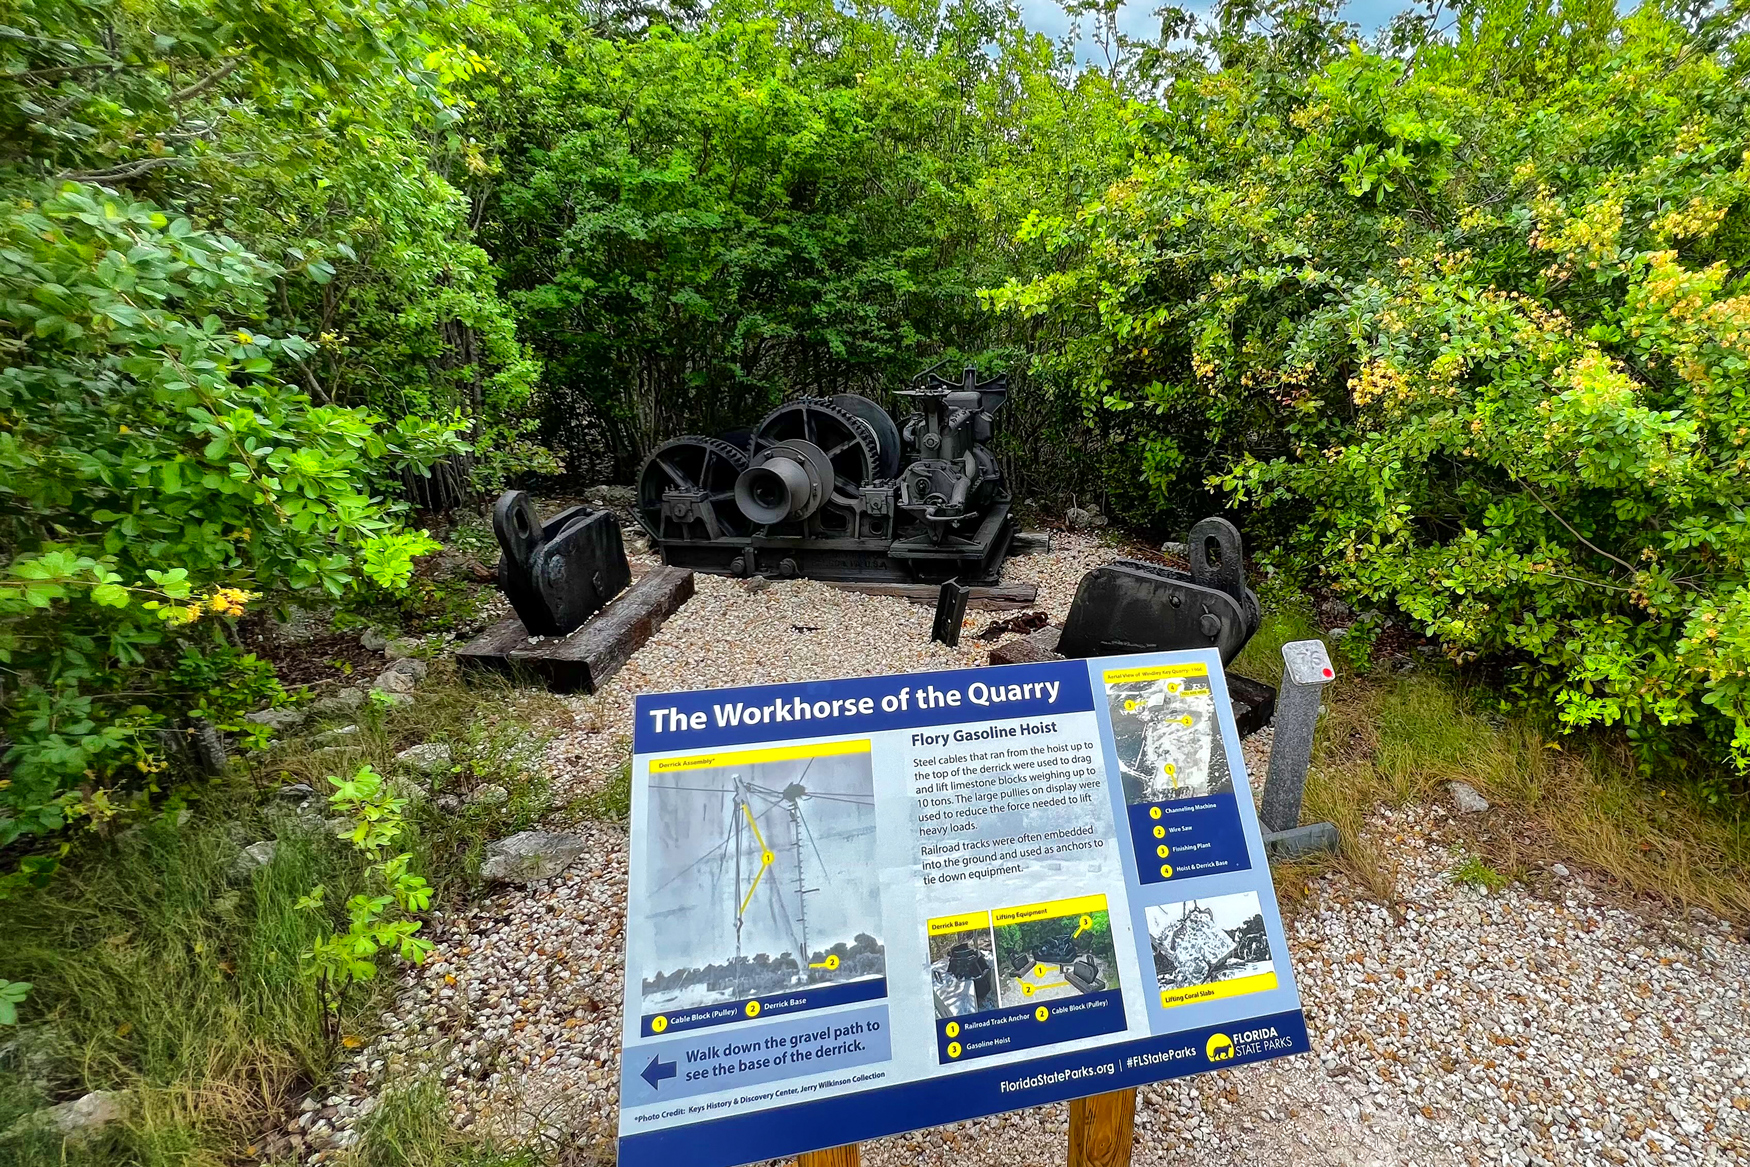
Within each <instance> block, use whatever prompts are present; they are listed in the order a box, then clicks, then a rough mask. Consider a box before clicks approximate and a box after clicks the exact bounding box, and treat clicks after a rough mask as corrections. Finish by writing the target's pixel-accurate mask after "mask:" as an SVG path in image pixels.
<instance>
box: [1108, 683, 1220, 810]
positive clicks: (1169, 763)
mask: <svg viewBox="0 0 1750 1167" xmlns="http://www.w3.org/2000/svg"><path fill="white" fill-rule="evenodd" d="M1106 705H1107V708H1108V710H1109V711H1110V712H1111V714H1112V738H1113V744H1114V745H1115V746H1116V747H1117V756H1118V769H1119V774H1120V776H1121V778H1122V780H1123V782H1124V801H1125V802H1126V803H1138V802H1172V801H1174V800H1175V799H1181V798H1203V797H1205V796H1206V795H1210V794H1220V793H1223V792H1229V791H1232V790H1233V772H1232V770H1231V769H1230V768H1229V767H1228V762H1227V750H1226V748H1225V747H1224V746H1223V745H1222V741H1221V730H1220V723H1219V722H1218V721H1217V720H1216V716H1215V701H1214V694H1213V693H1212V692H1211V691H1210V686H1209V678H1208V677H1183V678H1179V677H1174V678H1168V679H1159V680H1152V681H1125V682H1119V683H1114V684H1109V685H1107V686H1106Z"/></svg>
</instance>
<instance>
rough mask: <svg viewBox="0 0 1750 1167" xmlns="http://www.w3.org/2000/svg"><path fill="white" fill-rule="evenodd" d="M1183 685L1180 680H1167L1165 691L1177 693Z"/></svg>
mask: <svg viewBox="0 0 1750 1167" xmlns="http://www.w3.org/2000/svg"><path fill="white" fill-rule="evenodd" d="M1184 687H1185V686H1184V684H1183V683H1182V682H1179V681H1168V682H1167V692H1169V693H1177V692H1178V691H1179V690H1180V689H1182V688H1184Z"/></svg>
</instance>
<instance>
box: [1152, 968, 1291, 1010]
mask: <svg viewBox="0 0 1750 1167" xmlns="http://www.w3.org/2000/svg"><path fill="white" fill-rule="evenodd" d="M1275 987H1276V974H1275V973H1274V972H1267V973H1258V974H1256V975H1254V976H1249V977H1236V978H1235V979H1233V980H1231V981H1216V982H1214V983H1213V984H1208V985H1192V986H1191V987H1190V988H1188V989H1162V990H1161V1008H1163V1009H1171V1008H1172V1007H1173V1006H1174V1005H1189V1004H1190V1003H1191V1002H1193V1001H1219V1000H1221V999H1222V998H1223V997H1243V996H1245V995H1246V994H1247V993H1262V992H1265V991H1266V990H1269V989H1274V988H1275Z"/></svg>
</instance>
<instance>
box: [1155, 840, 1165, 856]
mask: <svg viewBox="0 0 1750 1167" xmlns="http://www.w3.org/2000/svg"><path fill="white" fill-rule="evenodd" d="M1167 853H1168V852H1167V845H1166V844H1165V843H1162V844H1161V845H1160V846H1159V847H1156V848H1155V854H1156V855H1159V856H1160V857H1161V858H1162V859H1165V858H1166V857H1167Z"/></svg>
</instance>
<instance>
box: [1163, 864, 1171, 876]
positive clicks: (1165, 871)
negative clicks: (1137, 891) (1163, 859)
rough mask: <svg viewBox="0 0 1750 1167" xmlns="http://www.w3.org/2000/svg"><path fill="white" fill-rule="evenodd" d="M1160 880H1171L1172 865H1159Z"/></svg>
mask: <svg viewBox="0 0 1750 1167" xmlns="http://www.w3.org/2000/svg"><path fill="white" fill-rule="evenodd" d="M1161 878H1162V879H1171V878H1173V865H1172V864H1171V863H1163V864H1161Z"/></svg>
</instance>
